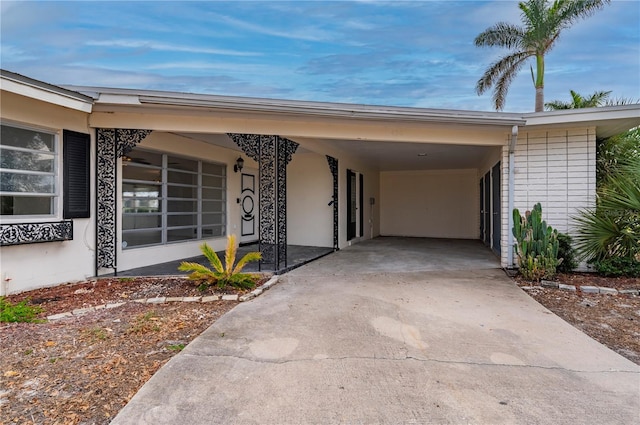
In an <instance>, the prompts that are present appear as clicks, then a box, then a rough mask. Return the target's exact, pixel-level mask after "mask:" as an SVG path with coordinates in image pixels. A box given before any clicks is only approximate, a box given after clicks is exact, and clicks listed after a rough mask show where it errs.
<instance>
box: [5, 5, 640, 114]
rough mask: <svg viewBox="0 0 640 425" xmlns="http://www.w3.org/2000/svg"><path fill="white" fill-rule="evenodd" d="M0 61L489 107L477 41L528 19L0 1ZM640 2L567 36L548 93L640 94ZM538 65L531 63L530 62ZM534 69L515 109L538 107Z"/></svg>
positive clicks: (217, 90) (213, 85)
mask: <svg viewBox="0 0 640 425" xmlns="http://www.w3.org/2000/svg"><path fill="white" fill-rule="evenodd" d="M0 8H1V9H0V25H1V26H0V35H1V39H0V43H1V51H0V61H1V62H0V64H1V67H2V68H4V69H7V70H10V71H13V72H17V73H20V74H24V75H27V76H29V77H32V78H36V79H40V80H43V81H46V82H49V83H53V84H75V85H91V86H105V87H122V88H139V89H151V90H169V91H180V92H192V93H209V94H221V95H233V96H252V97H268V98H280V99H298V100H315V101H327V102H348V103H364V104H377V105H395V106H416V107H426V108H445V109H468V110H486V111H489V110H492V103H491V94H490V93H487V94H485V95H483V96H478V95H477V94H476V93H475V89H474V88H475V83H476V81H477V80H478V78H479V77H480V76H481V75H482V72H483V71H484V69H485V68H486V67H487V66H488V65H489V64H490V63H491V62H492V61H493V60H495V59H497V58H498V57H500V56H501V55H503V54H504V53H505V52H504V51H501V50H500V49H487V48H482V49H481V48H477V47H475V46H474V45H473V39H474V38H475V36H476V35H477V34H479V33H480V32H481V31H483V30H484V29H486V28H487V27H489V26H491V25H492V24H494V23H496V22H498V21H507V22H512V23H519V22H520V21H519V18H520V17H519V10H518V7H517V2H515V1H408V2H403V1H373V0H371V1H367V0H360V1H295V2H276V1H259V2H249V1H234V2H222V1H209V2H196V1H182V2H172V1H127V2H124V1H110V2H100V1H68V2H53V1H20V2H11V1H6V0H2V1H1V3H0ZM639 22H640V1H639V0H618V1H616V0H614V1H613V2H612V3H611V4H610V5H608V6H607V7H606V8H605V9H604V10H602V11H600V12H598V13H597V14H595V15H594V16H592V17H590V18H587V19H586V20H582V21H579V22H578V23H576V24H575V25H574V26H573V27H572V28H569V29H568V30H566V31H564V32H563V33H562V35H561V38H560V40H559V42H558V43H557V45H556V47H555V49H554V50H552V51H551V53H550V54H549V55H548V56H547V59H546V74H545V83H546V84H545V100H547V101H549V100H569V90H570V89H573V90H576V91H578V92H579V93H582V94H591V93H593V92H594V91H596V90H611V91H612V97H626V98H632V99H640V25H639ZM532 63H533V62H532ZM533 103H534V90H533V85H532V82H531V75H530V73H529V70H528V69H524V70H523V72H521V74H520V75H519V76H518V78H517V79H516V80H515V81H514V82H513V84H512V86H511V89H510V91H509V95H508V97H507V103H506V107H505V111H510V112H525V111H532V110H533Z"/></svg>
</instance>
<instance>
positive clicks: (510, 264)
mask: <svg viewBox="0 0 640 425" xmlns="http://www.w3.org/2000/svg"><path fill="white" fill-rule="evenodd" d="M516 143H518V126H517V125H514V126H513V127H512V128H511V143H510V144H509V188H508V192H509V198H508V201H507V203H508V205H509V214H508V216H509V220H508V221H509V230H508V232H507V234H508V236H507V241H508V245H507V268H514V266H515V264H514V262H513V232H512V231H511V229H513V196H514V192H515V187H514V186H515V163H514V161H515V160H514V156H515V150H516Z"/></svg>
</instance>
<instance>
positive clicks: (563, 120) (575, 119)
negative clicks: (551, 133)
mask: <svg viewBox="0 0 640 425" xmlns="http://www.w3.org/2000/svg"><path fill="white" fill-rule="evenodd" d="M523 118H524V119H525V120H526V126H527V127H530V126H543V125H557V124H564V125H567V124H594V125H597V124H598V123H599V122H606V121H611V120H620V119H629V118H632V119H633V118H638V119H639V120H640V105H637V104H636V105H623V106H610V107H598V108H584V109H567V110H563V111H553V112H538V113H532V114H526V115H524V116H523Z"/></svg>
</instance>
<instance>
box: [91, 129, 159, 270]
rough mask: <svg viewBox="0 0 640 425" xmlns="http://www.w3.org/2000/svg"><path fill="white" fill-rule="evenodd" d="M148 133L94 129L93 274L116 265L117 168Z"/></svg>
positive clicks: (134, 130)
mask: <svg viewBox="0 0 640 425" xmlns="http://www.w3.org/2000/svg"><path fill="white" fill-rule="evenodd" d="M149 133H151V131H150V130H136V129H115V128H98V129H97V130H96V142H97V144H98V146H97V150H96V151H97V160H96V274H97V271H98V269H101V268H112V269H115V268H116V243H117V235H116V209H117V199H116V193H117V191H116V175H117V174H116V172H117V170H116V167H117V164H118V158H120V157H122V156H124V155H126V154H127V153H129V152H130V151H131V149H133V148H134V147H135V146H136V145H137V144H138V143H140V142H141V141H142V140H143V139H144V138H145V137H147V136H148V135H149Z"/></svg>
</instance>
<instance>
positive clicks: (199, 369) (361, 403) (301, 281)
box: [113, 238, 640, 425]
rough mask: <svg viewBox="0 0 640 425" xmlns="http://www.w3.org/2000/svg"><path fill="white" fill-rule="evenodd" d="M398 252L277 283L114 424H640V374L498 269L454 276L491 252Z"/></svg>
mask: <svg viewBox="0 0 640 425" xmlns="http://www.w3.org/2000/svg"><path fill="white" fill-rule="evenodd" d="M403 242H407V241H406V240H404V239H397V240H395V241H394V240H392V239H384V238H383V239H377V240H374V241H371V242H366V243H362V244H358V245H356V246H353V247H351V248H348V249H345V250H342V251H340V252H337V253H335V254H331V255H329V256H327V257H324V258H322V259H320V260H318V261H316V262H314V263H311V264H308V265H306V266H303V267H301V268H299V269H296V270H294V271H292V272H290V273H288V274H286V275H284V276H283V277H281V279H282V282H281V283H280V284H278V285H277V286H275V287H274V288H272V289H271V290H270V291H269V292H267V293H266V294H265V295H264V296H261V297H259V298H257V299H255V300H254V301H250V302H247V303H243V304H240V305H238V306H237V307H236V308H234V309H233V310H232V311H231V312H229V313H227V314H226V315H225V316H223V317H222V318H221V319H220V320H219V321H218V322H216V323H215V324H214V325H213V326H211V327H210V328H209V329H208V330H207V331H206V332H205V333H203V334H202V335H201V336H200V337H198V338H196V340H194V341H193V342H192V343H191V344H190V345H189V346H188V347H187V348H186V349H185V350H184V351H183V352H182V353H180V354H179V355H177V356H176V357H174V358H173V359H172V360H170V361H169V362H168V363H167V364H166V365H165V366H164V367H163V368H162V369H160V371H159V372H158V373H156V375H155V376H154V377H153V378H152V379H151V380H150V381H149V382H148V383H147V384H146V385H145V386H144V387H143V388H142V389H141V390H140V391H139V392H138V394H137V395H136V396H135V397H134V398H133V399H132V400H131V402H130V403H129V404H128V405H127V406H126V407H125V408H124V409H123V410H122V411H121V412H120V414H119V415H118V416H117V417H116V419H115V420H114V421H113V423H114V424H172V425H173V424H177V423H185V424H190V425H196V424H223V423H224V424H229V423H231V424H234V423H236V424H338V423H343V424H425V423H435V424H440V423H451V424H461V423H477V424H489V423H491V424H582V423H594V424H595V423H597V424H631V423H638V421H639V419H640V367H638V366H637V365H635V364H633V363H632V362H630V361H628V360H626V359H624V358H623V357H621V356H619V355H618V354H616V353H614V352H613V351H611V350H609V349H607V348H606V347H604V346H603V345H601V344H599V343H597V342H595V341H594V340H592V339H591V338H589V337H587V336H586V335H584V334H583V333H581V332H580V331H578V330H576V329H575V328H573V327H572V326H570V325H568V324H567V323H565V322H564V321H562V320H561V319H559V318H558V317H556V316H555V315H553V314H552V313H550V312H549V311H548V310H546V309H545V308H543V307H542V306H540V305H539V304H537V303H536V302H535V301H534V300H533V299H531V298H529V296H528V295H526V294H525V293H524V292H523V291H522V290H520V289H519V288H518V287H517V286H515V285H514V284H513V283H512V282H511V281H510V280H509V279H508V278H506V277H505V275H504V273H503V272H502V271H501V270H499V269H496V268H481V267H473V268H471V269H469V268H468V267H467V264H468V262H467V260H465V259H464V258H465V256H464V255H463V256H460V255H458V256H457V257H456V258H457V259H458V260H457V264H458V267H457V269H456V267H455V261H454V260H453V258H452V257H453V256H455V255H456V252H457V253H461V252H466V254H468V255H467V256H466V257H467V258H470V260H469V261H470V262H471V263H474V262H478V263H482V264H484V265H489V266H493V267H495V264H496V261H495V258H493V259H492V258H491V256H492V254H491V253H489V252H488V251H486V250H484V248H483V247H482V245H480V244H475V245H471V244H474V242H463V241H461V242H458V243H455V242H452V243H451V244H450V246H449V247H448V248H447V247H446V246H445V245H440V246H441V247H442V248H441V249H439V250H438V249H434V250H432V251H429V250H428V249H427V248H428V246H426V245H430V246H431V244H432V243H436V242H437V241H435V242H433V241H432V242H424V241H419V240H415V241H408V243H409V244H411V243H415V244H416V246H415V247H414V248H407V246H408V245H407V244H403ZM421 244H426V245H425V246H422V248H420V245H421ZM473 247H475V248H473ZM384 252H386V253H387V255H384ZM403 253H404V260H403V256H402V255H400V254H403ZM442 256H446V257H448V260H447V261H443V260H442V259H441V258H439V257H442ZM420 258H421V259H422V261H419V259H420ZM405 260H406V261H405ZM403 261H405V262H404V263H403ZM483 261H484V262H483ZM421 263H422V264H423V268H422V269H421V268H420V264H421ZM402 264H405V266H406V267H405V268H404V269H403V266H402ZM438 264H440V267H438Z"/></svg>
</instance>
